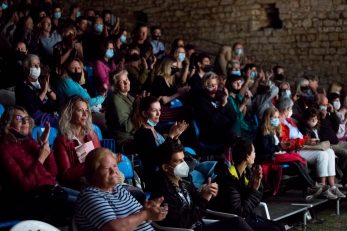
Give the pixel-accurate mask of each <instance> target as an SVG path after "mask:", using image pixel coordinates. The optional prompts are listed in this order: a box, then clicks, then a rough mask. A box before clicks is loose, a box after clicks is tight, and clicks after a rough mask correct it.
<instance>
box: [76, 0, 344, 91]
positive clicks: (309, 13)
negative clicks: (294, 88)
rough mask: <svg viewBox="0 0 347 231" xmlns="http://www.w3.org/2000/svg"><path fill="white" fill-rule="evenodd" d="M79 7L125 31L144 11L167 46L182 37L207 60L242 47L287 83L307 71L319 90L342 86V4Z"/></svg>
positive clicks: (319, 0) (115, 2)
mask: <svg viewBox="0 0 347 231" xmlns="http://www.w3.org/2000/svg"><path fill="white" fill-rule="evenodd" d="M83 4H84V6H85V7H93V8H95V9H104V8H107V9H111V10H112V11H113V12H114V13H115V14H117V15H119V16H121V18H122V19H123V21H125V22H126V24H127V25H130V26H131V25H134V17H133V12H134V11H143V12H144V13H146V14H147V16H148V21H149V24H150V25H160V26H161V27H162V28H163V38H164V39H165V40H166V41H168V42H169V43H171V41H172V40H173V39H174V38H177V37H179V36H182V37H183V38H184V39H185V40H187V41H189V42H191V43H193V44H195V45H197V46H198V47H199V48H200V49H201V50H204V51H208V52H211V53H212V54H216V53H217V52H218V49H219V47H220V45H231V44H232V43H234V42H236V41H241V42H243V43H244V45H245V48H246V53H247V54H251V55H253V56H254V57H255V58H256V60H257V63H259V64H262V65H265V66H268V64H270V63H271V64H281V65H283V66H285V68H286V69H287V70H288V72H287V73H288V77H289V78H290V79H292V80H293V79H294V78H295V77H297V76H301V75H302V73H303V70H308V69H309V70H313V71H316V72H317V73H318V75H319V77H320V79H321V83H323V84H327V83H328V82H329V81H330V82H331V81H332V80H337V79H338V80H341V81H343V80H344V75H345V74H347V1H346V0H278V1H275V0H108V1H104V0H102V1H101V0H100V1H92V0H86V1H84V3H83ZM269 8H271V9H272V10H273V9H275V10H276V9H277V10H278V13H279V19H280V20H281V21H282V22H281V23H282V28H278V29H274V28H272V27H273V26H271V25H270V24H271V23H270V22H269V16H268V15H269V13H268V12H269ZM271 9H270V11H271ZM275 27H276V26H275Z"/></svg>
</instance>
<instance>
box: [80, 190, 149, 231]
mask: <svg viewBox="0 0 347 231" xmlns="http://www.w3.org/2000/svg"><path fill="white" fill-rule="evenodd" d="M141 208H142V205H141V204H140V203H139V202H138V201H137V200H136V199H135V198H134V197H133V196H132V195H131V194H130V193H129V192H128V191H127V190H126V189H124V188H123V186H122V185H120V184H117V185H116V186H115V187H114V188H113V191H112V192H104V191H101V190H100V189H97V188H93V187H88V188H86V189H85V190H83V192H81V193H80V195H79V197H78V199H77V203H76V212H75V221H76V224H77V226H78V228H79V229H80V230H83V231H94V230H99V229H100V228H101V227H102V226H103V225H104V224H106V223H107V222H109V221H111V220H114V219H117V218H124V217H127V216H129V215H131V214H134V213H138V212H139V211H140V209H141ZM136 230H140V231H144V230H146V231H147V230H154V229H153V227H152V226H151V225H150V224H149V223H148V222H145V221H144V222H143V223H142V224H140V225H139V226H138V227H137V229H136Z"/></svg>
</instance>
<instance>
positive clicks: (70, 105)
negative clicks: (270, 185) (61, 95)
mask: <svg viewBox="0 0 347 231" xmlns="http://www.w3.org/2000/svg"><path fill="white" fill-rule="evenodd" d="M78 102H84V103H86V104H87V105H88V114H89V116H88V119H87V123H86V125H85V126H83V127H82V132H83V135H90V134H92V132H93V123H92V116H91V110H90V107H89V104H88V101H87V100H85V99H83V98H82V97H81V96H77V95H75V96H72V97H71V98H70V99H69V100H68V101H67V102H66V103H65V104H64V106H63V108H62V110H61V113H60V118H59V131H60V133H61V134H62V135H64V136H66V137H67V138H68V139H70V140H71V139H73V138H74V136H75V134H74V133H73V129H72V128H73V127H74V125H73V124H72V119H73V118H72V117H73V112H74V111H75V110H76V105H77V103H78Z"/></svg>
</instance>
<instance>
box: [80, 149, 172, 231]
mask: <svg viewBox="0 0 347 231" xmlns="http://www.w3.org/2000/svg"><path fill="white" fill-rule="evenodd" d="M85 176H86V178H87V181H88V183H89V187H87V188H85V189H84V190H83V191H82V192H81V194H80V196H79V198H78V200H77V205H76V210H75V211H76V213H75V220H76V223H77V225H78V227H79V229H80V230H100V231H104V230H118V229H120V230H154V229H153V227H152V226H151V224H150V223H149V222H148V221H149V220H152V221H160V220H163V219H164V218H165V217H166V214H167V210H166V209H165V207H161V203H162V201H163V198H158V199H156V200H152V201H148V202H146V203H145V205H144V207H142V205H141V204H140V203H138V202H137V201H136V200H135V198H133V197H132V196H131V194H130V193H129V192H128V191H127V190H125V189H124V188H123V186H122V185H121V184H120V178H121V177H120V172H119V170H118V168H117V160H116V158H115V156H114V155H113V153H112V152H111V151H110V150H108V149H105V148H97V149H95V150H93V151H92V152H91V153H90V154H89V155H88V156H87V158H86V162H85ZM100 211H102V212H100Z"/></svg>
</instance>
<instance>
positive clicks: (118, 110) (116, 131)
mask: <svg viewBox="0 0 347 231" xmlns="http://www.w3.org/2000/svg"><path fill="white" fill-rule="evenodd" d="M130 86H131V85H130V81H129V79H128V72H127V71H125V70H123V71H120V72H119V73H117V74H115V75H114V76H113V88H114V91H113V92H112V94H110V95H109V96H108V98H107V99H106V107H105V118H106V123H107V129H108V133H109V134H110V135H111V136H112V137H113V138H114V139H115V140H116V142H117V146H118V148H119V149H117V150H121V151H122V152H124V151H125V149H126V146H127V144H130V143H131V142H132V141H133V140H134V134H135V127H134V124H133V121H132V116H133V114H134V108H133V104H134V100H135V99H134V97H133V96H131V95H130V94H129V91H130Z"/></svg>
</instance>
